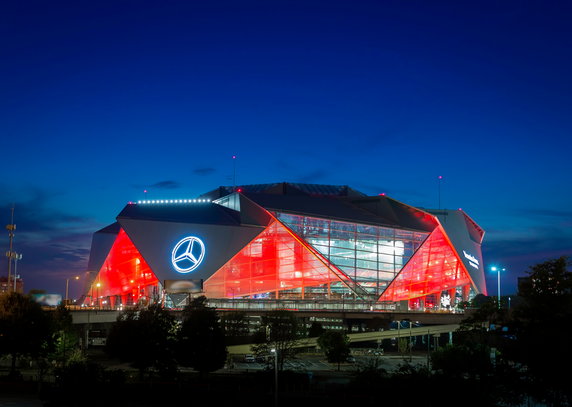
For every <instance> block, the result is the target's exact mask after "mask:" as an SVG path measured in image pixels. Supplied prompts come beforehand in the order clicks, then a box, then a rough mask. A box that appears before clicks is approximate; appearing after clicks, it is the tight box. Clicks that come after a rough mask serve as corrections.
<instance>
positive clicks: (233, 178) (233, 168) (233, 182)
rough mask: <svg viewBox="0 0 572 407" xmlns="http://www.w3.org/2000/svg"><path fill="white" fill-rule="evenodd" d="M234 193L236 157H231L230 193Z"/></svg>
mask: <svg viewBox="0 0 572 407" xmlns="http://www.w3.org/2000/svg"><path fill="white" fill-rule="evenodd" d="M235 191H236V155H233V156H232V192H235Z"/></svg>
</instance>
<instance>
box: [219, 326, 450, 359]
mask: <svg viewBox="0 0 572 407" xmlns="http://www.w3.org/2000/svg"><path fill="white" fill-rule="evenodd" d="M458 328H459V324H448V325H433V326H423V327H416V328H404V329H391V330H387V331H375V332H360V333H353V334H347V336H348V337H349V339H350V343H356V342H368V341H378V340H382V339H392V338H409V337H415V336H425V335H428V336H439V335H441V334H446V333H452V332H454V331H456V330H457V329H458ZM253 345H255V344H250V343H249V344H244V345H232V346H228V347H227V350H228V353H229V354H231V355H244V354H248V353H251V352H252V350H251V347H252V346H253ZM317 346H318V338H304V339H301V340H299V341H297V342H296V344H295V345H294V347H295V348H315V347H317Z"/></svg>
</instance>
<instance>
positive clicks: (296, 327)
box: [252, 310, 305, 370]
mask: <svg viewBox="0 0 572 407" xmlns="http://www.w3.org/2000/svg"><path fill="white" fill-rule="evenodd" d="M262 326H263V327H264V331H263V333H264V334H265V335H264V336H262V333H261V335H260V337H259V338H258V339H259V340H261V343H260V344H258V345H256V346H253V347H252V351H253V353H255V354H256V355H257V356H262V357H267V356H269V355H270V354H271V350H272V349H275V350H276V351H277V352H278V367H279V369H280V370H283V368H284V361H285V360H287V359H290V358H292V357H293V356H294V355H295V354H296V353H297V352H298V349H297V348H296V347H295V345H296V343H297V342H298V340H299V339H301V338H302V337H304V336H305V332H304V328H303V326H302V325H301V324H300V322H299V321H298V318H296V315H295V314H294V313H293V312H292V311H288V310H274V311H270V312H268V313H267V314H266V315H264V316H263V317H262Z"/></svg>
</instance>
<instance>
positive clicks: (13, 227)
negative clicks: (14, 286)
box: [6, 204, 16, 292]
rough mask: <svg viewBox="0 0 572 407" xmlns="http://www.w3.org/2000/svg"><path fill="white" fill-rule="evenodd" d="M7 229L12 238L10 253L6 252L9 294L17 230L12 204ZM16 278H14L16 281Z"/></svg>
mask: <svg viewBox="0 0 572 407" xmlns="http://www.w3.org/2000/svg"><path fill="white" fill-rule="evenodd" d="M6 229H8V236H9V238H10V246H9V249H8V252H6V257H8V292H10V290H11V284H10V278H11V277H12V259H13V258H14V254H15V253H14V252H13V251H12V247H13V244H14V231H15V230H16V225H15V224H14V205H13V204H12V210H11V217H10V224H9V225H6ZM15 277H16V276H14V279H15Z"/></svg>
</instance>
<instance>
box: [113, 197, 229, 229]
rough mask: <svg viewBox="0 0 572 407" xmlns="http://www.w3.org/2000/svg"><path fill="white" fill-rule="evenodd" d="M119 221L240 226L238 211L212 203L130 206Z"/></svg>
mask: <svg viewBox="0 0 572 407" xmlns="http://www.w3.org/2000/svg"><path fill="white" fill-rule="evenodd" d="M117 219H139V220H155V221H163V222H182V223H200V224H211V225H239V224H240V216H239V213H238V212H237V211H233V210H232V209H229V208H226V207H224V206H221V205H217V204H215V203H212V202H200V203H188V204H187V203H165V204H157V203H155V204H128V205H127V206H125V208H123V210H122V211H121V213H120V214H119V215H118V216H117Z"/></svg>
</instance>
